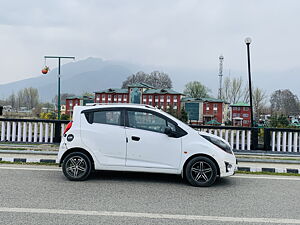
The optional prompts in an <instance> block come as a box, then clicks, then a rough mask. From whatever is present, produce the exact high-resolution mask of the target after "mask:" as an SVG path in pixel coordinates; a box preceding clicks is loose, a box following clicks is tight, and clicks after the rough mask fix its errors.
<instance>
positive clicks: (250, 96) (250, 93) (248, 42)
mask: <svg viewBox="0 0 300 225" xmlns="http://www.w3.org/2000/svg"><path fill="white" fill-rule="evenodd" d="M251 41H252V40H251V38H249V37H247V38H246V39H245V43H246V45H247V57H248V76H249V98H250V110H251V111H250V112H251V127H254V123H253V105H252V87H251V69H250V44H251Z"/></svg>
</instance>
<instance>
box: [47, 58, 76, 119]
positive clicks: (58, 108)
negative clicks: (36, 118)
mask: <svg viewBox="0 0 300 225" xmlns="http://www.w3.org/2000/svg"><path fill="white" fill-rule="evenodd" d="M44 58H45V59H58V75H57V77H58V78H57V79H58V82H57V83H58V84H57V85H58V87H57V92H58V94H57V119H58V120H60V62H61V59H73V60H75V57H73V56H44Z"/></svg>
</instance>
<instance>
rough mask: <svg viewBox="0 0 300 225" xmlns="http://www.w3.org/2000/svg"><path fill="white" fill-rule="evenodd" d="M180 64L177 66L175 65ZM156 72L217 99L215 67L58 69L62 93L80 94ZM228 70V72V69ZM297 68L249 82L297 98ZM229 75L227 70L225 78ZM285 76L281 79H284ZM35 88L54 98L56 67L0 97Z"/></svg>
mask: <svg viewBox="0 0 300 225" xmlns="http://www.w3.org/2000/svg"><path fill="white" fill-rule="evenodd" d="M178 65H180V63H178ZM154 70H159V71H163V72H166V73H167V74H169V76H170V78H171V80H172V81H173V89H174V90H176V91H179V92H182V91H183V90H184V86H185V84H186V83H188V82H190V81H194V80H198V81H200V82H201V83H202V84H204V85H205V86H207V87H208V88H209V89H210V90H211V91H212V92H211V93H210V94H211V95H212V96H217V92H218V85H219V77H218V68H217V67H216V68H215V70H201V69H192V68H180V67H167V66H165V67H163V66H151V65H139V64H132V63H128V62H124V61H117V60H103V59H100V58H92V57H90V58H87V59H84V60H79V61H74V62H70V63H66V64H64V65H62V67H61V93H70V94H75V95H82V94H83V93H85V92H90V93H92V92H95V91H98V90H102V89H107V88H120V87H121V86H122V82H123V81H124V80H125V79H126V78H127V77H128V76H130V75H131V74H133V73H136V72H138V71H144V72H146V73H150V72H152V71H154ZM227 71H229V70H227ZM299 71H300V68H294V69H292V70H289V71H276V72H273V73H271V72H262V71H256V70H255V67H254V70H253V72H252V82H253V84H254V86H255V87H260V88H263V89H264V90H266V92H267V94H268V95H269V96H270V95H271V93H272V92H273V91H275V90H276V89H290V90H291V91H292V92H293V93H295V94H296V95H298V96H299V95H300V90H299V87H298V82H294V81H295V80H297V79H298V74H299ZM231 74H233V75H232V76H233V77H236V76H242V77H243V79H244V82H246V81H247V78H248V75H247V70H246V69H245V70H244V71H243V72H242V74H241V73H237V72H234V71H232V72H231ZM225 76H230V74H229V73H228V72H226V70H225V71H224V77H225ZM283 77H284V79H283ZM26 87H34V88H37V89H38V91H39V96H40V100H41V101H42V102H47V101H51V100H52V99H53V98H54V97H55V95H57V68H54V69H52V70H51V71H50V72H49V73H48V74H46V75H38V76H35V77H32V78H29V79H24V80H20V81H16V82H11V83H7V84H1V85H0V97H1V98H2V99H5V98H7V97H8V96H9V95H11V94H12V93H17V92H18V91H19V90H20V89H23V88H26Z"/></svg>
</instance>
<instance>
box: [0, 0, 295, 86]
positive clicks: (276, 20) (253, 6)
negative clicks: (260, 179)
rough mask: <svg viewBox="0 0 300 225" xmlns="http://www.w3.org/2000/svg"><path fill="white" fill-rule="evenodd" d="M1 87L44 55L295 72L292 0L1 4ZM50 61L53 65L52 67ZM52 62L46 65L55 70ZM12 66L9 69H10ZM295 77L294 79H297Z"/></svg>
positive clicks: (33, 71)
mask: <svg viewBox="0 0 300 225" xmlns="http://www.w3.org/2000/svg"><path fill="white" fill-rule="evenodd" d="M0 4H1V8H0V32H1V36H0V47H1V52H0V57H1V59H4V60H2V62H1V66H0V73H1V74H9V76H1V78H2V79H1V80H0V83H4V82H8V81H13V80H19V79H24V78H27V77H29V76H33V75H37V74H38V73H39V70H40V68H41V65H42V64H43V56H44V55H49V54H60V55H74V56H76V57H77V59H80V58H85V57H89V56H95V57H101V58H106V59H116V60H124V61H129V62H134V63H140V64H151V65H158V66H159V67H165V68H167V67H168V68H170V67H181V68H188V69H192V70H210V71H217V70H218V68H217V67H218V56H219V55H220V54H223V55H224V57H225V60H224V68H225V71H226V73H228V71H229V69H230V70H231V71H232V73H234V74H232V75H233V76H239V75H243V74H245V73H246V51H245V50H246V49H245V44H244V38H245V37H247V36H251V37H252V39H253V43H252V44H251V56H252V67H253V74H254V80H255V79H257V78H255V76H263V74H264V73H268V74H271V73H272V72H278V71H287V70H291V69H293V68H297V67H298V65H299V63H298V54H299V50H300V47H299V44H298V41H299V39H300V32H299V30H298V27H300V20H299V16H298V12H299V8H300V2H299V1H297V0H289V1H285V0H280V1H279V0H278V1H276V0H273V1H271V0H268V1H267V0H252V1H240V0H223V1H222V0H221V1H214V0H211V1H200V0H164V1H161V0H152V1H140V0H115V1H112V0H105V1H104V0H100V1H96V0H94V1H91V0H88V1H80V0H65V1H59V0H52V1H38V0H27V1H16V0H12V1H4V0H2V1H1V0H0ZM51 63H52V62H51ZM55 65H56V64H55V62H53V66H55ZM12 66H13V67H14V69H12ZM297 79H298V78H297Z"/></svg>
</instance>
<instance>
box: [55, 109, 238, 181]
mask: <svg viewBox="0 0 300 225" xmlns="http://www.w3.org/2000/svg"><path fill="white" fill-rule="evenodd" d="M57 162H58V163H59V165H60V166H62V169H63V173H64V175H65V176H66V177H67V178H68V179H69V180H74V181H79V180H85V179H87V178H88V176H89V175H90V173H91V171H93V170H115V171H136V172H153V173H168V174H181V175H182V177H184V178H186V179H187V181H188V182H189V183H190V184H191V185H194V186H210V185H212V184H213V183H214V182H215V180H216V178H217V177H226V176H231V175H233V174H234V171H235V167H236V158H235V156H234V154H233V152H232V150H231V147H230V145H229V143H227V142H226V141H225V140H223V139H221V138H219V137H218V136H215V135H212V134H208V133H204V132H199V131H196V130H194V129H193V128H191V127H189V126H188V125H186V124H185V123H183V122H181V121H180V120H178V119H176V118H175V117H173V116H171V115H170V114H168V113H166V112H164V111H162V110H160V109H157V108H154V107H151V106H147V105H133V104H115V105H113V104H111V105H92V106H75V108H74V113H73V121H72V122H70V123H69V124H68V125H67V127H66V129H65V132H64V135H63V138H62V141H61V144H60V148H59V153H58V159H57Z"/></svg>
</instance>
